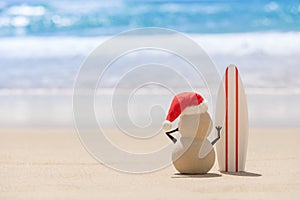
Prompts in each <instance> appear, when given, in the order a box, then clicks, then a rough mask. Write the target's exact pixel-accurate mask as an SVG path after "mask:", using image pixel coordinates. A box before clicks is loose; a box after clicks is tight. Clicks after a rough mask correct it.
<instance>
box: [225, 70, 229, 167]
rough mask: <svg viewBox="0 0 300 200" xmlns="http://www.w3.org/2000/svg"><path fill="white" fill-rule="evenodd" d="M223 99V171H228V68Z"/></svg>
mask: <svg viewBox="0 0 300 200" xmlns="http://www.w3.org/2000/svg"><path fill="white" fill-rule="evenodd" d="M225 96H226V98H225V101H226V110H225V111H226V114H225V171H226V172H227V171H228V68H227V69H226V75H225Z"/></svg>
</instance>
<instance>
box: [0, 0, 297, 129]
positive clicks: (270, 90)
mask: <svg viewBox="0 0 300 200" xmlns="http://www.w3.org/2000/svg"><path fill="white" fill-rule="evenodd" d="M143 27H161V28H170V29H174V30H176V31H180V32H183V33H184V34H186V35H188V36H189V37H190V38H192V39H193V40H195V41H196V42H197V43H199V45H201V47H203V49H204V50H205V51H206V52H207V54H208V55H209V56H210V58H211V59H212V61H213V62H214V64H215V65H216V67H217V68H218V70H219V72H220V75H221V74H223V73H224V70H225V68H226V66H227V65H229V64H231V63H234V64H236V65H237V66H238V67H239V69H240V73H241V76H242V79H243V81H244V85H245V88H246V94H247V97H248V106H249V120H250V124H251V126H268V127H270V126H271V127H273V126H274V127H279V126H299V125H300V103H299V102H300V78H299V77H300V60H299V58H300V1H298V0H293V1H284V0H277V1H269V0H254V1H242V0H228V1H225V0H220V1H217V0H213V1H208V0H191V1H190V0H187V1H185V0H177V1H166V0H144V1H137V0H136V1H135V0H122V1H104V0H103V1H92V0H72V1H71V0H53V1H46V0H23V1H21V0H20V1H19V0H3V1H1V2H0V70H1V73H0V111H1V112H0V125H1V126H2V127H5V126H8V127H11V126H13V127H24V126H45V127H53V126H55V127H56V126H68V127H69V126H73V113H72V92H73V84H74V81H75V78H76V74H77V73H78V71H79V68H80V66H81V64H82V63H83V61H84V60H85V59H86V58H87V56H88V55H89V53H90V52H91V51H92V50H93V49H94V48H96V47H97V46H98V45H100V44H101V43H102V42H103V41H105V40H106V39H108V38H110V37H111V36H113V35H115V34H118V33H120V32H122V31H126V30H128V29H133V28H143ZM161 56H164V55H161ZM137 59H138V56H137ZM166 59H169V57H168V56H166ZM170 64H171V65H172V63H170ZM110 78H111V79H112V80H115V79H116V78H118V77H115V76H114V73H112V74H111V76H108V78H107V79H106V81H107V84H106V86H107V89H108V90H109V88H110V87H112V85H110V81H111V80H110ZM140 78H142V76H141V77H140ZM109 93H110V92H107V94H109ZM143 95H145V94H143ZM148 95H151V93H148ZM162 96H163V95H162ZM171 98H172V95H170V94H166V96H165V97H163V98H162V99H163V100H162V101H164V102H166V101H168V102H169V101H171ZM148 99H149V96H147V95H146V96H144V100H143V101H141V102H143V103H145V101H147V100H148ZM157 101H159V99H157ZM143 103H141V106H143ZM149 103H151V102H149ZM157 103H159V102H157ZM105 109H106V110H105ZM166 109H167V107H166ZM99 110H101V108H99ZM102 112H103V113H102V115H101V111H99V116H100V118H101V116H102V119H100V120H102V121H103V120H104V121H105V120H106V116H105V115H106V114H107V113H109V112H110V110H109V109H107V108H103V111H102ZM140 114H141V115H143V114H146V113H140ZM106 123H110V122H109V121H106Z"/></svg>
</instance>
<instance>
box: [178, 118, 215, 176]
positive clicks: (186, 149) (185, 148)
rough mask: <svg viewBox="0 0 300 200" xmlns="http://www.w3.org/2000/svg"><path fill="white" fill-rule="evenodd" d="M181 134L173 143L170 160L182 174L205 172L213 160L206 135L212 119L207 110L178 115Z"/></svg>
mask: <svg viewBox="0 0 300 200" xmlns="http://www.w3.org/2000/svg"><path fill="white" fill-rule="evenodd" d="M178 128H179V132H180V134H181V138H180V140H179V141H178V142H177V143H176V144H175V147H174V150H173V153H172V160H173V165H174V167H175V168H176V169H177V170H178V171H179V172H180V173H182V174H205V173H207V172H208V171H209V170H210V169H211V168H212V166H213V165H214V162H215V151H214V149H213V147H212V145H211V143H210V142H209V141H208V140H207V136H208V135H209V133H210V132H211V130H212V120H211V117H210V115H209V114H208V113H207V112H204V113H198V114H187V115H182V116H180V120H179V124H178Z"/></svg>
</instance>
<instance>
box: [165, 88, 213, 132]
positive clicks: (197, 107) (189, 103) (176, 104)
mask: <svg viewBox="0 0 300 200" xmlns="http://www.w3.org/2000/svg"><path fill="white" fill-rule="evenodd" d="M207 109H208V105H207V103H206V101H205V100H204V98H203V97H202V96H201V95H200V94H197V93H195V92H183V93H180V94H177V95H176V96H175V97H174V98H173V101H172V103H171V106H170V109H169V112H168V115H167V117H166V120H165V121H164V123H163V129H164V131H169V130H171V128H172V122H173V121H174V120H176V119H177V117H178V116H179V115H193V114H200V113H204V112H206V111H207Z"/></svg>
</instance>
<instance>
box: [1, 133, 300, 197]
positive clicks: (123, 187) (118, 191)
mask: <svg viewBox="0 0 300 200" xmlns="http://www.w3.org/2000/svg"><path fill="white" fill-rule="evenodd" d="M249 136H250V137H249V149H248V159H247V163H246V169H247V172H245V173H242V174H238V175H236V174H235V175H230V174H223V173H220V172H219V171H218V167H217V163H215V165H214V167H213V169H212V170H211V171H210V173H209V174H207V175H195V176H187V175H178V174H176V170H175V169H174V168H173V166H169V167H167V168H165V169H163V170H160V171H158V172H155V173H149V174H141V175H132V174H126V173H120V172H117V171H114V170H112V169H109V168H107V167H105V166H103V165H102V164H99V163H97V162H96V161H95V160H94V159H93V158H92V157H91V156H90V155H89V154H88V153H87V152H86V151H85V149H84V148H83V146H82V145H81V143H80V140H79V139H78V137H77V134H76V131H75V130H73V129H63V128H61V129H47V128H35V129H29V128H24V129H21V128H18V129H17V128H14V129H10V128H1V130H0V199H1V200H4V199H130V200H134V199H139V200H140V199H296V198H299V196H300V167H299V166H300V154H299V153H300V129H295V128H280V129H267V128H252V129H251V130H250V135H249ZM170 156H171V155H170ZM133 164H134V163H133Z"/></svg>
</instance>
